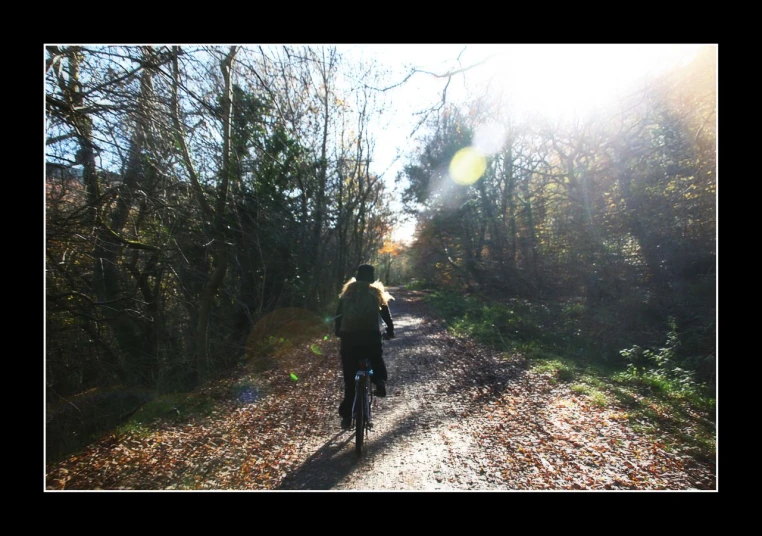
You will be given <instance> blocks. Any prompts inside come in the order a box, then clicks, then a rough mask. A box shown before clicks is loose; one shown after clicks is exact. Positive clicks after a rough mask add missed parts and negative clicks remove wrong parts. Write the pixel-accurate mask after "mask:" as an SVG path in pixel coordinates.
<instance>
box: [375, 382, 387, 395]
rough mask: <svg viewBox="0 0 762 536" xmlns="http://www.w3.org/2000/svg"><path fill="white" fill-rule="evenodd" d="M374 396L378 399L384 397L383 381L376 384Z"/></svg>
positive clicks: (384, 386) (384, 387)
mask: <svg viewBox="0 0 762 536" xmlns="http://www.w3.org/2000/svg"><path fill="white" fill-rule="evenodd" d="M374 394H375V395H376V396H377V397H380V398H383V397H385V396H386V383H385V382H384V381H383V380H379V381H378V382H377V383H376V392H375V393H374Z"/></svg>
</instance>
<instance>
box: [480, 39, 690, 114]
mask: <svg viewBox="0 0 762 536" xmlns="http://www.w3.org/2000/svg"><path fill="white" fill-rule="evenodd" d="M700 46H701V45H688V44H684V45H681V44H668V45H658V44H566V45H560V44H553V45H550V44H548V45H538V44H534V45H473V48H474V57H477V56H480V57H489V58H490V59H489V61H488V62H487V63H485V64H484V65H483V66H482V67H480V68H478V69H474V73H473V76H471V77H469V83H468V85H469V87H472V88H473V87H474V84H479V85H481V84H490V86H491V89H493V91H499V92H503V93H504V94H505V95H506V96H508V97H509V99H510V101H511V102H512V103H513V106H514V108H515V110H516V111H517V112H519V113H538V114H540V115H543V116H545V117H547V118H550V119H559V118H562V117H570V116H572V115H584V114H586V113H588V112H590V111H592V110H594V109H595V108H596V107H598V106H602V105H605V104H607V103H609V102H611V101H613V100H614V99H616V98H618V97H621V96H623V95H625V94H626V93H628V92H629V91H630V90H632V89H634V86H636V85H637V84H638V83H639V82H640V83H642V81H643V80H644V77H648V76H654V75H656V74H658V73H660V72H662V71H664V70H666V69H668V68H670V67H673V66H676V65H678V64H680V63H682V62H686V61H688V60H690V59H691V58H692V57H693V56H694V55H695V53H696V51H697V50H698V48H699V47H700ZM469 74H471V73H469Z"/></svg>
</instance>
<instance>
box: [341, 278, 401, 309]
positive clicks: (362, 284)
mask: <svg viewBox="0 0 762 536" xmlns="http://www.w3.org/2000/svg"><path fill="white" fill-rule="evenodd" d="M364 288H367V289H368V290H369V291H370V292H372V293H373V294H375V295H376V297H377V298H378V303H379V305H387V304H388V303H389V300H393V299H394V296H392V295H391V294H389V293H388V292H386V289H384V284H383V283H382V282H381V281H376V282H375V283H368V282H367V281H358V280H357V279H355V278H354V277H353V278H352V279H350V280H349V281H347V282H346V283H344V288H342V289H341V293H340V294H339V299H343V298H346V297H347V296H349V295H351V294H352V293H353V292H357V291H359V290H362V289H364Z"/></svg>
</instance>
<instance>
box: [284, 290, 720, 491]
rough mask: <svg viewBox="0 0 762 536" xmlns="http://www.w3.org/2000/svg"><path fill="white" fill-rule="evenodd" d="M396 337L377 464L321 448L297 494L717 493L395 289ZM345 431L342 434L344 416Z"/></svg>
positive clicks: (338, 444) (708, 474) (669, 457)
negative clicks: (452, 330)
mask: <svg viewBox="0 0 762 536" xmlns="http://www.w3.org/2000/svg"><path fill="white" fill-rule="evenodd" d="M391 292H392V294H393V295H395V297H396V301H394V302H392V310H393V314H394V319H395V327H396V332H397V338H396V339H394V340H391V341H388V342H387V343H385V344H386V345H385V348H384V354H385V356H386V361H387V367H388V369H389V382H388V388H387V391H388V392H389V393H390V396H388V397H387V398H385V399H376V410H375V428H374V430H373V433H372V435H371V437H370V440H369V442H368V451H367V455H366V456H365V457H364V458H363V459H361V460H360V461H357V460H356V457H355V454H354V450H353V446H354V443H353V437H354V436H353V435H352V434H351V433H348V432H339V431H337V432H336V433H335V434H334V435H332V436H331V437H329V438H327V439H325V440H321V439H322V438H321V439H319V438H315V439H316V440H317V441H316V442H315V444H313V445H310V446H309V449H311V452H312V454H311V455H310V456H309V457H308V459H306V460H305V462H304V463H303V464H302V466H301V467H300V468H299V469H298V470H296V471H295V472H293V473H292V474H290V475H289V476H288V477H287V478H285V479H284V481H283V482H282V484H281V486H280V488H279V489H290V490H299V489H301V490H307V489H310V490H381V491H383V490H422V491H433V490H522V489H523V490H528V489H554V490H563V489H570V490H571V489H600V490H603V489H609V490H616V489H673V490H674V489H715V488H716V477H715V476H714V466H713V464H712V463H699V462H697V461H695V460H693V459H691V458H690V457H686V456H680V455H679V454H675V453H668V452H666V451H665V450H664V449H663V448H661V446H660V445H658V444H653V443H652V442H651V441H649V440H648V439H647V438H644V437H640V436H638V435H636V434H634V433H633V432H632V431H631V430H629V429H628V427H627V424H626V420H625V419H624V418H623V417H622V412H621V411H619V412H618V411H617V410H616V409H615V408H614V409H611V408H606V409H604V408H599V407H597V406H594V405H592V404H588V403H587V401H586V400H585V397H583V396H580V395H577V394H575V393H573V392H572V391H571V390H570V389H569V387H568V386H566V385H563V384H557V382H553V381H551V379H550V378H549V377H545V376H542V375H539V374H534V373H531V372H528V371H527V370H526V363H525V361H524V360H523V358H521V357H520V356H514V357H511V358H506V356H504V355H501V354H500V353H499V352H495V351H491V350H488V349H485V348H482V347H480V346H478V345H476V344H473V343H472V342H470V341H467V340H461V339H456V338H453V337H452V336H450V335H449V334H448V333H447V331H446V330H445V329H444V328H443V327H442V326H441V325H440V324H439V323H437V322H436V321H435V320H434V319H432V318H430V317H429V316H427V315H426V312H425V308H424V307H423V304H422V303H421V299H422V294H421V293H420V292H415V291H407V290H404V289H401V288H398V289H391ZM329 418H334V420H336V426H337V427H338V418H336V417H329Z"/></svg>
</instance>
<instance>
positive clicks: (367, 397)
mask: <svg viewBox="0 0 762 536" xmlns="http://www.w3.org/2000/svg"><path fill="white" fill-rule="evenodd" d="M371 376H373V369H372V368H371V367H370V361H369V360H368V359H361V360H360V361H359V362H358V367H357V372H356V373H355V398H354V400H353V401H352V425H353V426H354V429H355V454H357V456H358V457H360V456H362V455H363V453H364V452H365V440H366V439H367V437H368V433H369V432H370V430H371V429H372V428H373V421H372V420H371V407H372V404H373V389H372V388H371Z"/></svg>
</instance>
